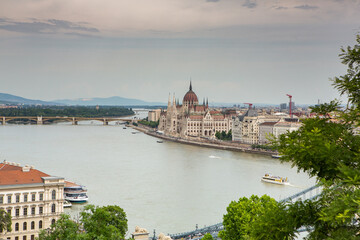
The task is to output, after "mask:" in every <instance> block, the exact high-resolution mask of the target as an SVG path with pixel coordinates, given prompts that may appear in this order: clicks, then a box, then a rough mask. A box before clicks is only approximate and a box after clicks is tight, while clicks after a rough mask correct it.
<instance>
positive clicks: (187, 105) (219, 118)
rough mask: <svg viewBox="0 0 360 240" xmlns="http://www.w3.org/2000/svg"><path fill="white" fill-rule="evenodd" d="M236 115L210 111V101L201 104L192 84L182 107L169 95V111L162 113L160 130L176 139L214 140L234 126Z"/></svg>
mask: <svg viewBox="0 0 360 240" xmlns="http://www.w3.org/2000/svg"><path fill="white" fill-rule="evenodd" d="M234 114H236V113H232V112H229V113H222V112H220V111H214V110H211V109H209V105H208V100H207V101H206V103H205V100H204V101H203V104H199V100H198V97H197V95H196V94H195V92H194V91H193V90H192V85H191V82H190V86H189V91H188V92H187V93H186V94H185V96H184V98H183V101H182V105H180V104H179V102H178V101H176V100H175V96H173V100H172V102H171V97H170V95H169V100H168V106H167V110H166V111H163V112H161V114H160V119H159V127H158V130H160V131H163V132H164V133H165V134H167V135H170V136H174V137H181V138H187V137H206V138H214V137H215V133H216V132H222V131H225V132H228V131H229V130H230V129H231V125H232V116H234Z"/></svg>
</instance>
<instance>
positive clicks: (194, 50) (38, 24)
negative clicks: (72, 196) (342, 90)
mask: <svg viewBox="0 0 360 240" xmlns="http://www.w3.org/2000/svg"><path fill="white" fill-rule="evenodd" d="M20 5H21V7H19V6H20ZM359 10H360V1H358V0H354V1H341V0H334V1H325V0H321V1H316V2H313V1H306V0H292V1H275V0H273V1H251V0H244V1H235V0H197V1H190V0H183V1H177V0H173V1H165V0H155V1H151V2H148V1H144V0H139V1H127V0H123V1H107V2H106V3H103V2H97V1H82V0H79V1H51V2H50V1H32V0H22V1H16V2H14V1H8V0H5V1H2V2H1V3H0V41H1V44H0V71H1V92H4V93H9V94H13V95H18V96H21V97H25V98H30V99H39V100H45V101H51V100H56V99H64V98H67V99H76V98H93V97H111V96H120V97H126V98H136V99H141V100H145V101H149V102H166V101H167V96H168V93H169V92H170V93H175V95H176V96H179V97H180V96H183V95H184V93H185V92H186V90H187V86H188V83H189V81H190V79H192V82H193V88H194V91H196V93H197V94H198V96H199V97H200V98H201V99H202V98H203V97H208V98H209V101H214V102H224V103H241V102H258V103H272V104H277V103H284V102H288V99H287V97H286V94H287V93H289V94H292V95H293V100H294V101H295V102H296V103H299V104H314V103H317V101H318V99H320V100H321V101H322V102H326V101H330V100H332V99H333V98H338V97H339V96H338V94H337V92H336V91H335V90H334V89H333V87H332V86H331V82H330V81H329V78H333V77H335V76H339V75H342V74H344V73H345V71H346V67H345V66H343V65H342V64H341V62H340V59H339V57H338V54H339V53H340V47H342V46H348V45H352V44H353V43H354V36H355V34H357V33H358V32H359V29H360V26H359V24H358V22H359V20H360V17H359V16H358V14H357V13H358V12H359Z"/></svg>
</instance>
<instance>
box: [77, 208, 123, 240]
mask: <svg viewBox="0 0 360 240" xmlns="http://www.w3.org/2000/svg"><path fill="white" fill-rule="evenodd" d="M80 216H81V222H82V223H83V225H84V229H85V231H86V233H87V234H88V235H89V236H90V238H91V239H123V238H124V237H125V234H126V231H127V219H126V214H125V212H124V210H123V209H122V208H120V207H119V206H105V207H95V206H94V205H87V206H86V207H85V211H83V212H81V213H80Z"/></svg>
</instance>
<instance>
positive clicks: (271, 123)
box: [260, 122, 278, 126]
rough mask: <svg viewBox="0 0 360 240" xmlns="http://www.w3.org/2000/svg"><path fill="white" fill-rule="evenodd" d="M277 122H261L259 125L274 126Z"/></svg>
mask: <svg viewBox="0 0 360 240" xmlns="http://www.w3.org/2000/svg"><path fill="white" fill-rule="evenodd" d="M276 123H278V122H263V123H261V124H260V125H261V126H274V125H275V124H276Z"/></svg>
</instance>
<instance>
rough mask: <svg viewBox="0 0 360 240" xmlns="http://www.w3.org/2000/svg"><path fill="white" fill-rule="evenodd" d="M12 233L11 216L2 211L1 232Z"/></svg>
mask: <svg viewBox="0 0 360 240" xmlns="http://www.w3.org/2000/svg"><path fill="white" fill-rule="evenodd" d="M3 231H7V232H11V216H10V214H8V213H7V212H5V210H3V209H0V232H3Z"/></svg>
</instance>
